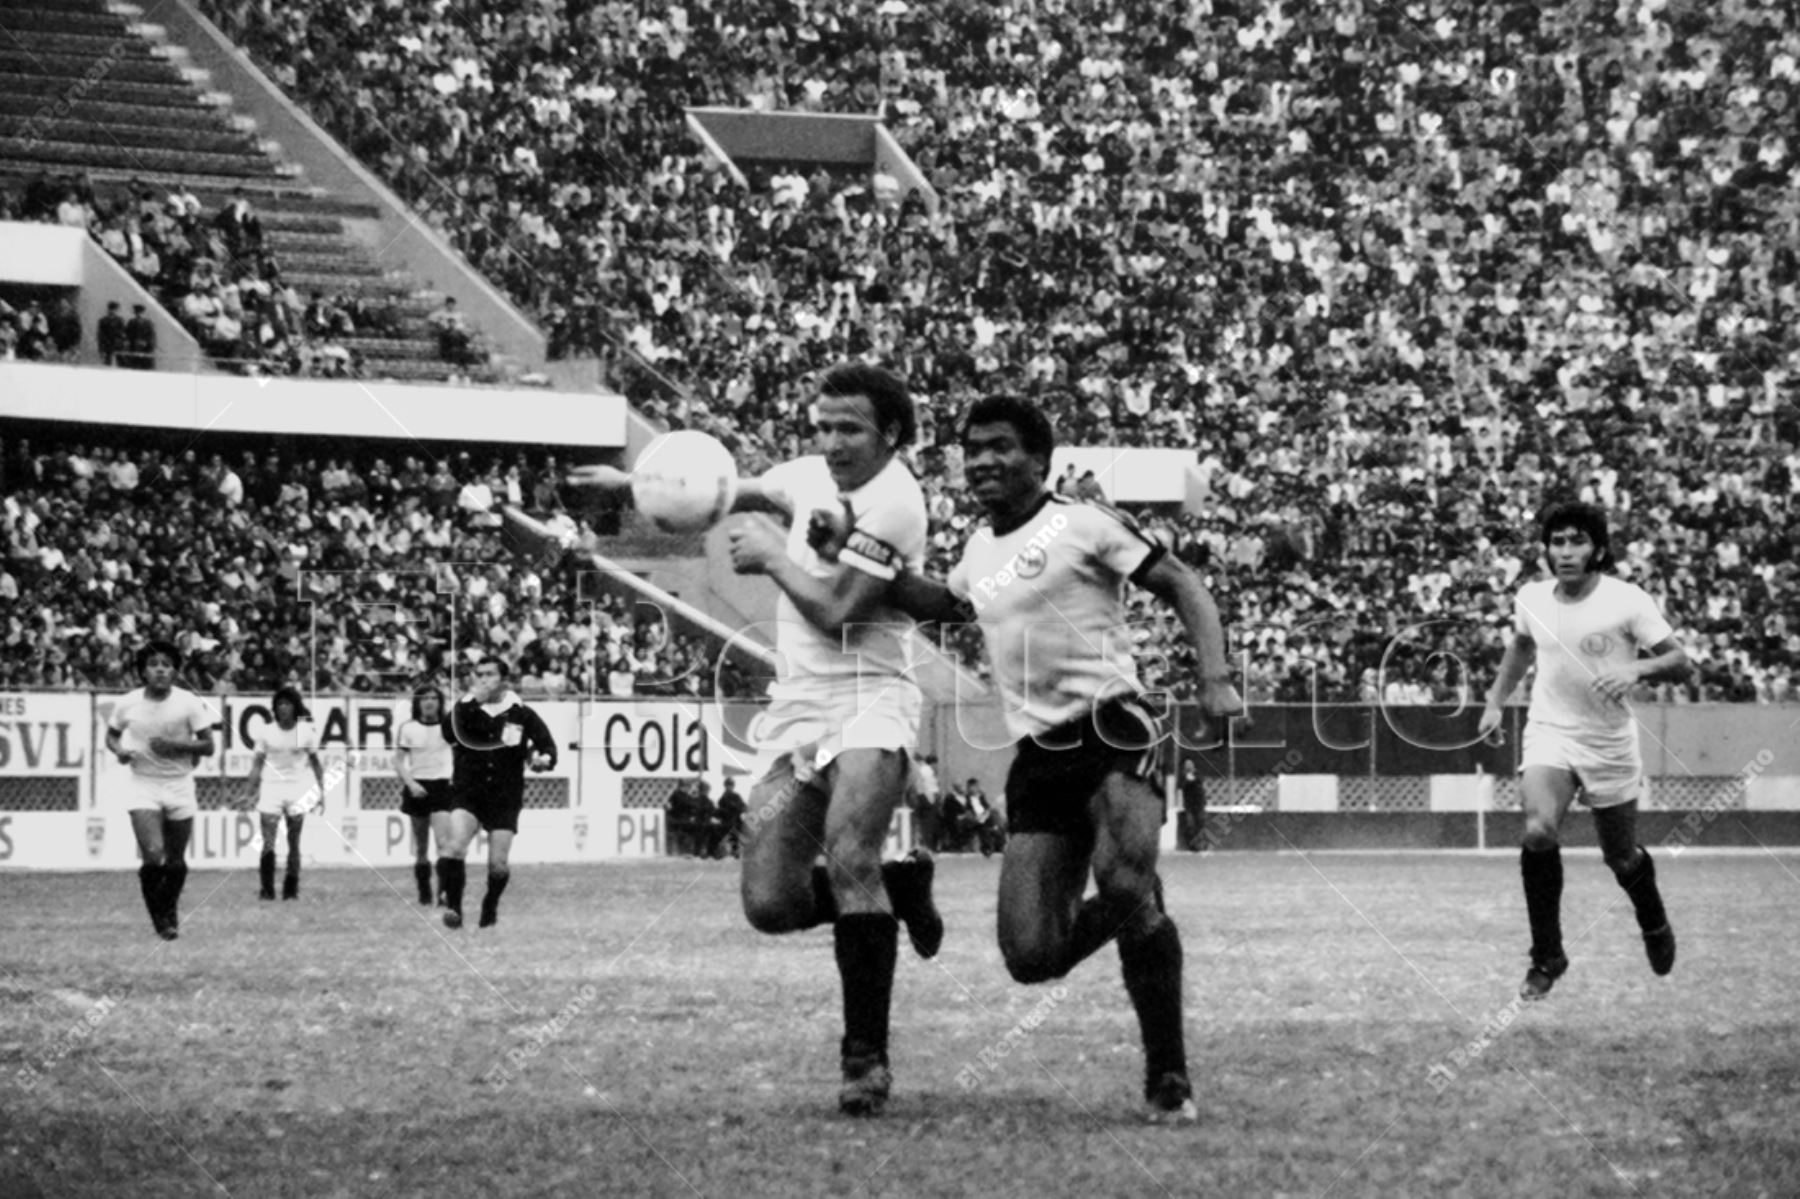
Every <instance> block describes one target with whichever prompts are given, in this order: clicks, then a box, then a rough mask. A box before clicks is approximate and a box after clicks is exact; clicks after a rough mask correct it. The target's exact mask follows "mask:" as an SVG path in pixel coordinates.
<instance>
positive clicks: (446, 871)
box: [438, 858, 468, 912]
mask: <svg viewBox="0 0 1800 1199" xmlns="http://www.w3.org/2000/svg"><path fill="white" fill-rule="evenodd" d="M467 877H468V874H467V870H466V868H465V867H464V865H463V860H462V859H461V858H439V859H438V885H439V886H441V887H443V889H444V906H445V907H447V908H449V909H450V910H451V911H453V912H460V911H462V895H463V880H464V879H465V878H467Z"/></svg>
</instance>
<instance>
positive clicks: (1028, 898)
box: [999, 833, 1118, 983]
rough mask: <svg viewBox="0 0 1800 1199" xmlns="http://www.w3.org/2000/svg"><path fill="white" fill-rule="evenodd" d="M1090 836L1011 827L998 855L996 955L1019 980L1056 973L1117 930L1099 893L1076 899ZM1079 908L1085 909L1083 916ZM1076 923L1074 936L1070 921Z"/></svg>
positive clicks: (1083, 879) (1064, 970) (1082, 885)
mask: <svg viewBox="0 0 1800 1199" xmlns="http://www.w3.org/2000/svg"><path fill="white" fill-rule="evenodd" d="M1092 855H1093V839H1092V837H1091V836H1088V837H1076V836H1062V835H1059V834H1056V833H1014V834H1012V837H1011V838H1010V839H1009V840H1008V841H1007V843H1006V856H1005V857H1004V858H1002V859H1001V860H1000V905H999V934H1000V956H1001V957H1002V958H1003V959H1004V960H1005V962H1006V970H1007V973H1009V974H1011V975H1012V976H1013V978H1014V979H1015V980H1017V981H1018V982H1022V983H1041V982H1049V981H1050V980H1051V979H1057V978H1061V977H1062V976H1063V975H1065V974H1067V973H1068V972H1069V971H1070V970H1073V969H1074V968H1075V966H1076V965H1077V964H1079V963H1080V962H1081V961H1082V960H1083V959H1085V958H1087V957H1088V956H1090V955H1091V954H1093V952H1094V951H1095V950H1096V949H1099V948H1100V946H1102V945H1104V944H1106V942H1107V940H1108V939H1109V938H1110V937H1111V936H1112V934H1113V932H1116V931H1117V928H1118V925H1117V923H1116V922H1114V923H1113V925H1112V927H1111V928H1106V927H1105V926H1106V922H1105V920H1104V919H1103V918H1102V916H1103V913H1104V905H1103V904H1101V903H1100V902H1099V897H1098V896H1096V897H1095V898H1094V899H1091V900H1088V901H1087V902H1086V903H1083V902H1082V899H1081V893H1082V892H1083V891H1084V890H1086V889H1087V879H1088V864H1089V861H1090V859H1091V858H1092ZM1082 913H1091V914H1089V915H1087V916H1086V917H1085V919H1084V918H1083V916H1082ZM1078 924H1080V925H1081V932H1080V935H1079V936H1078V935H1077V933H1076V926H1077V925H1078Z"/></svg>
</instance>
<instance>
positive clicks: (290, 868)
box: [281, 812, 306, 899]
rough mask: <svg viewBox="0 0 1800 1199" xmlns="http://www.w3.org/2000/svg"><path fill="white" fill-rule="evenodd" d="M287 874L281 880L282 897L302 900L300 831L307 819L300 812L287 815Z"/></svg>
mask: <svg viewBox="0 0 1800 1199" xmlns="http://www.w3.org/2000/svg"><path fill="white" fill-rule="evenodd" d="M286 819H287V872H286V873H285V874H283V875H282V878H281V897H282V898H283V899H299V898H300V830H301V829H302V828H303V827H304V826H305V824H306V817H305V816H303V815H302V814H300V813H299V812H289V813H287V817H286Z"/></svg>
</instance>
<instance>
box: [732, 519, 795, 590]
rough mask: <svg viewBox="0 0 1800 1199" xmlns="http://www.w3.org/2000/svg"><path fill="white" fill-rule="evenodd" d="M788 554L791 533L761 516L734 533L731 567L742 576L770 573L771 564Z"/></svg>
mask: <svg viewBox="0 0 1800 1199" xmlns="http://www.w3.org/2000/svg"><path fill="white" fill-rule="evenodd" d="M786 553H787V532H786V531H785V530H784V529H782V527H781V526H780V525H778V524H776V523H775V522H774V521H773V520H771V519H770V518H769V517H767V516H765V515H763V514H761V513H757V514H756V515H754V516H751V517H750V518H748V519H746V520H744V521H741V522H739V524H738V526H737V527H736V528H734V529H732V530H731V568H732V569H733V570H735V571H737V572H738V573H739V574H741V575H760V574H767V573H768V570H769V565H770V564H771V563H772V562H774V561H775V559H776V558H777V557H778V556H780V555H783V554H786Z"/></svg>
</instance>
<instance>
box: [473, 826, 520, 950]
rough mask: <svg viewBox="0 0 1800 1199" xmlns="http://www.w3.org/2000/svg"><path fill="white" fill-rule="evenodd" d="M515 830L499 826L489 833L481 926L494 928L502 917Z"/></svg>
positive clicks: (509, 875)
mask: <svg viewBox="0 0 1800 1199" xmlns="http://www.w3.org/2000/svg"><path fill="white" fill-rule="evenodd" d="M512 843H513V831H512V830H511V829H506V828H497V829H494V830H493V831H492V832H490V833H489V834H488V882H487V893H486V894H484V895H483V896H482V897H481V923H480V927H481V928H492V927H493V926H494V924H495V923H496V922H497V921H498V920H499V919H500V893H501V892H503V891H505V890H506V884H507V882H508V881H509V880H510V879H511V878H512Z"/></svg>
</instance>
